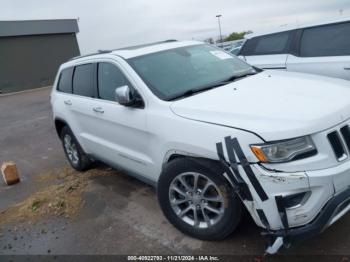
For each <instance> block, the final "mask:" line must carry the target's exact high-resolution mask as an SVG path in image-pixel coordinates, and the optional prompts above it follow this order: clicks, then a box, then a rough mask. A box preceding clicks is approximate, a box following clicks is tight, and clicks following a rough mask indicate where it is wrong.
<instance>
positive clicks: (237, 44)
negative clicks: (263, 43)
mask: <svg viewBox="0 0 350 262" xmlns="http://www.w3.org/2000/svg"><path fill="white" fill-rule="evenodd" d="M245 41H246V39H240V40H236V41H233V42H232V45H231V49H229V50H228V51H229V52H230V53H231V54H233V55H238V54H239V51H241V48H242V46H243V44H244V42H245Z"/></svg>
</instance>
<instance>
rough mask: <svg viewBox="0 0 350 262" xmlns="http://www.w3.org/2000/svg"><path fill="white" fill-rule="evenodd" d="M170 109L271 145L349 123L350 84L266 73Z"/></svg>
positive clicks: (305, 75)
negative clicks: (254, 136) (242, 130)
mask: <svg viewBox="0 0 350 262" xmlns="http://www.w3.org/2000/svg"><path fill="white" fill-rule="evenodd" d="M170 107H171V110H172V111H173V112H174V113H175V114H176V115H178V116H181V117H184V118H187V119H192V120H197V121H203V122H208V123H212V124H218V125H225V126H230V127H233V128H240V129H245V130H249V131H251V132H254V133H256V134H258V135H259V136H261V137H262V138H263V139H264V140H266V141H274V140H281V139H288V138H294V137H299V136H303V135H309V134H313V133H316V132H319V131H322V130H325V129H328V128H330V127H332V126H335V125H337V124H339V123H340V122H343V121H345V120H347V119H349V118H350V81H346V80H340V79H333V78H328V77H322V76H316V75H308V74H301V73H290V72H283V71H264V72H262V73H259V74H256V75H254V76H250V77H247V78H244V79H241V80H238V81H236V82H233V83H230V84H228V85H225V86H222V87H218V88H215V89H212V90H210V91H207V92H203V93H199V94H197V95H194V96H191V97H188V98H185V99H182V100H178V101H175V102H173V103H172V104H171V106H170ZM228 135H229V134H228Z"/></svg>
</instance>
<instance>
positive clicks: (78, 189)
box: [0, 167, 117, 224]
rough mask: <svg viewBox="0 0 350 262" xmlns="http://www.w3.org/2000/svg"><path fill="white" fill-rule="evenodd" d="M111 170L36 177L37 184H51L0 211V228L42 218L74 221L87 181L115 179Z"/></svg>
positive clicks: (64, 171) (62, 171) (65, 170)
mask: <svg viewBox="0 0 350 262" xmlns="http://www.w3.org/2000/svg"><path fill="white" fill-rule="evenodd" d="M116 174H117V172H116V171H113V170H112V169H92V170H89V171H87V172H85V173H79V172H77V171H74V170H73V169H71V168H68V167H65V168H62V169H60V170H54V171H47V172H45V173H43V174H39V175H38V176H37V181H38V182H48V181H50V182H52V183H53V182H54V183H53V184H52V183H51V184H50V185H48V186H47V187H45V188H43V189H41V190H40V191H38V192H36V193H34V194H33V195H31V196H30V197H28V198H27V199H25V200H24V201H22V202H20V203H18V204H15V205H13V206H11V207H9V208H7V209H5V210H3V211H0V217H1V219H0V224H5V223H16V222H31V223H35V222H37V221H38V220H40V219H42V218H45V217H70V218H73V217H74V216H75V215H76V214H77V212H78V210H79V209H80V207H81V206H82V203H83V201H82V193H83V192H84V189H85V188H86V186H87V185H88V183H89V181H90V178H91V177H95V176H110V175H116Z"/></svg>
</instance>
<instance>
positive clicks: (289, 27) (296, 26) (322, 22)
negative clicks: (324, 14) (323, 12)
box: [245, 16, 350, 39]
mask: <svg viewBox="0 0 350 262" xmlns="http://www.w3.org/2000/svg"><path fill="white" fill-rule="evenodd" d="M347 21H350V17H349V16H344V17H336V18H333V19H324V20H320V21H317V22H313V23H306V24H300V25H299V24H297V23H296V24H292V25H286V26H282V27H277V28H272V29H270V30H265V31H260V32H257V33H252V34H247V35H245V38H246V39H250V38H253V37H256V36H262V35H270V34H274V33H280V32H285V31H290V30H295V29H301V28H308V27H314V26H321V25H326V24H334V23H342V22H347Z"/></svg>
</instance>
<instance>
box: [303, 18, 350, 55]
mask: <svg viewBox="0 0 350 262" xmlns="http://www.w3.org/2000/svg"><path fill="white" fill-rule="evenodd" d="M343 55H350V23H341V24H333V25H326V26H319V27H314V28H308V29H305V30H304V32H303V35H302V37H301V43H300V56H302V57H319V56H343Z"/></svg>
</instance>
